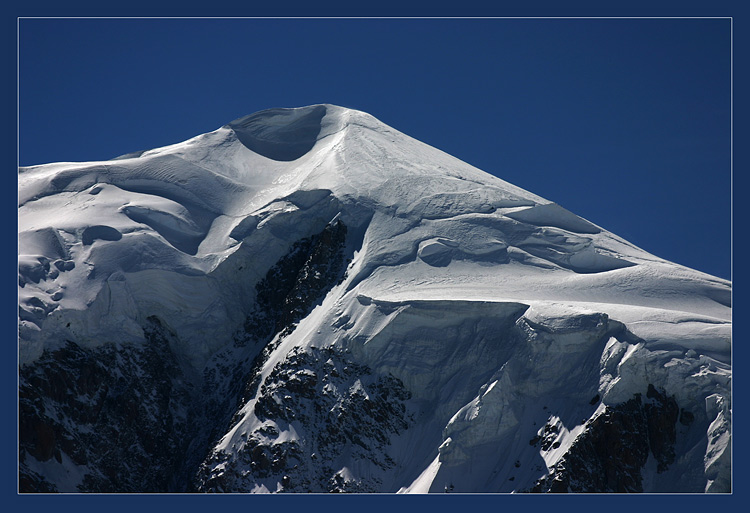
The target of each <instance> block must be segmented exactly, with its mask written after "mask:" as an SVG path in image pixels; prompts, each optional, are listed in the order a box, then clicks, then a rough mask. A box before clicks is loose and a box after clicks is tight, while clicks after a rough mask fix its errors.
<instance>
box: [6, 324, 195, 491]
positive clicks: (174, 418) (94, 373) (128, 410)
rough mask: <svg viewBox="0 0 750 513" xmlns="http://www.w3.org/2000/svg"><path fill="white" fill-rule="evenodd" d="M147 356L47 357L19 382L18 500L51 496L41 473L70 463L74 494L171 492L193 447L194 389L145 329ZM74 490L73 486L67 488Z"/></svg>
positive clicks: (159, 329)
mask: <svg viewBox="0 0 750 513" xmlns="http://www.w3.org/2000/svg"><path fill="white" fill-rule="evenodd" d="M149 323H150V324H149V326H147V327H146V329H145V330H144V332H145V336H146V343H145V344H144V345H143V346H122V347H118V346H116V345H106V346H101V347H99V348H96V349H85V348H82V347H80V346H78V345H77V344H75V343H74V342H71V341H68V343H67V344H66V345H65V347H63V348H62V349H59V350H57V351H52V352H46V353H45V354H44V355H43V357H42V358H41V359H40V360H39V361H38V363H36V364H35V365H33V366H26V367H24V368H22V369H21V376H20V381H21V382H20V390H19V402H20V429H19V431H20V461H21V470H20V490H21V491H22V492H37V491H55V487H54V486H53V485H51V484H49V483H45V481H44V479H43V478H42V477H41V476H40V475H39V472H38V470H37V469H39V468H40V464H45V465H46V466H50V465H52V466H54V462H57V463H58V464H60V465H62V463H63V461H64V460H68V459H69V460H71V461H72V462H73V463H74V464H75V465H78V466H80V467H82V468H83V469H85V472H84V473H82V474H81V475H79V476H69V479H70V480H73V481H74V483H75V487H76V488H77V489H78V490H79V491H83V492H86V491H92V492H93V491H95V492H135V491H144V492H158V491H167V490H173V489H175V488H176V486H177V483H175V482H174V480H175V478H176V477H177V476H179V475H180V474H181V465H182V461H183V458H184V454H185V453H186V452H187V448H188V444H189V442H190V439H191V436H190V435H191V432H192V430H193V429H192V427H191V423H190V418H191V417H192V412H191V406H190V405H191V401H190V398H191V397H190V396H191V386H190V385H189V384H188V383H187V382H186V381H185V379H184V376H183V375H182V373H181V371H180V369H179V366H178V365H177V363H176V362H175V360H174V357H173V355H172V353H171V351H170V349H169V342H168V337H169V333H168V331H167V330H166V329H165V328H164V327H163V326H162V325H161V324H160V323H159V320H158V319H156V318H151V319H149ZM71 484H73V483H71Z"/></svg>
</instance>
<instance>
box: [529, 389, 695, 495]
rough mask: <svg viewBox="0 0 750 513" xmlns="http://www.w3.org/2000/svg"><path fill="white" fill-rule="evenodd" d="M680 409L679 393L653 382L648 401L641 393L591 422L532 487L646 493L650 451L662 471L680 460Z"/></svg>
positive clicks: (609, 409)
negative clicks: (676, 446) (677, 452)
mask: <svg viewBox="0 0 750 513" xmlns="http://www.w3.org/2000/svg"><path fill="white" fill-rule="evenodd" d="M679 413H680V409H679V407H678V406H677V402H676V401H675V399H674V397H669V396H667V395H666V394H665V393H664V392H663V391H661V392H660V391H658V390H657V389H656V388H655V387H654V386H653V385H651V384H649V386H648V390H647V392H646V399H645V400H643V399H642V394H635V396H634V397H633V398H632V399H630V400H629V401H626V402H624V403H622V404H619V405H616V406H608V407H607V408H606V410H605V411H604V412H603V413H602V414H601V415H599V416H597V417H595V418H594V419H592V420H590V421H589V422H588V425H587V427H586V430H585V431H584V432H583V433H582V434H581V435H579V437H578V438H577V439H576V440H575V442H573V444H572V445H571V447H570V449H569V450H568V452H567V453H566V454H565V455H564V456H563V457H562V459H561V460H560V461H559V462H558V463H557V464H556V465H555V466H554V467H553V469H552V471H551V472H550V473H549V474H548V475H546V476H545V477H543V478H541V479H540V480H539V481H537V483H536V484H535V485H534V487H533V488H532V489H531V490H530V491H531V492H553V493H559V492H578V493H601V492H618V493H633V492H636V493H637V492H643V483H642V474H641V469H642V468H643V467H644V465H646V461H647V460H648V458H649V454H650V455H651V456H652V457H653V458H655V460H656V467H657V472H664V471H665V470H667V468H668V467H669V465H671V464H672V463H673V462H674V459H675V452H674V444H675V441H676V437H677V430H676V423H677V421H678V416H679ZM686 418H687V416H686ZM540 438H541V437H540ZM532 442H538V440H532Z"/></svg>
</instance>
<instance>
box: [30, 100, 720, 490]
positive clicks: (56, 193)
mask: <svg viewBox="0 0 750 513" xmlns="http://www.w3.org/2000/svg"><path fill="white" fill-rule="evenodd" d="M336 222H341V223H343V225H345V226H346V227H347V228H348V232H347V233H348V235H347V248H348V249H347V251H348V252H349V254H350V256H351V261H350V262H348V264H347V265H348V267H347V268H346V273H345V276H344V278H343V279H342V281H340V282H339V283H337V284H333V285H332V286H331V287H329V288H328V290H327V293H326V295H325V296H324V297H323V298H321V299H320V301H319V304H317V306H316V307H314V308H313V309H312V310H311V311H310V312H309V314H307V315H305V316H304V318H302V319H301V320H299V321H298V322H295V323H294V324H293V326H292V329H291V330H287V332H285V333H283V334H282V333H280V334H277V336H276V337H275V338H274V339H273V342H271V343H270V345H269V348H268V350H267V354H266V355H265V357H264V358H265V359H263V360H260V363H259V365H260V366H259V369H258V372H257V376H258V378H257V379H258V380H259V382H260V383H264V382H266V381H264V380H268V379H271V378H269V376H271V375H272V374H273V372H274V369H277V370H278V369H280V368H281V367H280V366H281V365H283V363H284V362H285V361H286V360H288V358H289V356H288V355H290V354H291V353H292V352H293V351H294V350H297V351H303V352H304V351H307V350H322V349H324V348H333V349H335V350H337V351H338V350H341V351H343V352H344V353H342V354H346V355H348V356H347V358H353V361H356V362H357V363H358V364H361V365H363V366H366V367H367V368H368V369H370V372H372V374H373V376H391V377H393V378H396V379H397V380H398V381H400V382H401V383H402V384H403V387H405V390H406V391H408V393H409V398H408V399H407V400H405V403H404V404H405V408H406V412H407V413H408V415H407V417H408V419H409V420H408V421H404V422H405V423H406V424H408V427H407V428H406V429H400V428H398V429H397V428H395V427H394V429H393V431H391V432H388V433H387V436H386V438H387V442H388V443H387V444H385V445H384V446H383V447H382V448H381V449H379V450H381V451H383V452H384V453H386V454H387V456H388V457H387V458H386V460H385V461H386V462H385V463H383V462H382V461H379V460H377V458H369V459H368V458H367V457H361V456H357V455H356V454H355V452H352V451H348V450H343V449H342V451H341V453H340V454H337V455H336V456H335V457H334V456H333V455H328V456H325V455H323V456H320V455H318V456H317V457H318V458H321V457H323V458H326V457H327V458H328V460H326V466H325V469H327V470H326V471H328V472H330V473H332V475H333V477H331V479H332V481H331V482H334V481H335V482H336V483H338V485H337V486H339V485H340V488H341V489H351V490H355V491H377V492H414V493H424V492H443V491H454V490H455V491H457V492H459V491H460V492H513V491H516V492H521V491H528V490H529V489H531V488H532V487H533V486H534V484H535V483H536V482H537V480H539V479H540V478H542V477H544V476H546V475H547V474H548V473H550V472H552V471H553V469H554V468H555V465H556V464H557V463H559V462H560V461H562V459H564V456H565V454H566V452H567V451H569V449H570V448H571V447H572V446H574V445H575V442H576V440H577V439H578V440H579V441H580V434H581V433H582V432H583V431H584V430H585V429H586V427H587V426H588V425H589V424H587V423H592V422H593V421H594V420H595V419H596V418H597V417H599V416H601V415H602V414H603V412H604V410H605V409H606V407H607V406H616V405H618V404H621V403H624V402H626V401H628V400H630V399H631V398H633V397H634V395H635V394H641V395H642V396H643V397H645V396H646V392H647V388H648V385H653V386H654V387H655V388H656V389H658V390H660V391H662V392H663V393H664V394H666V396H670V397H674V399H675V400H676V402H677V404H678V405H679V407H680V408H681V409H682V410H684V411H686V412H689V414H690V416H691V418H692V419H694V420H693V421H692V422H690V423H686V424H678V428H679V429H678V432H677V439H676V442H675V445H674V447H675V451H676V456H675V458H674V461H673V462H672V463H670V465H669V468H668V469H667V470H659V471H657V470H656V463H653V464H652V463H647V464H646V465H645V467H644V468H643V471H642V476H643V477H642V482H643V490H644V491H701V492H702V491H717V492H726V491H729V490H730V482H731V461H730V458H731V430H730V426H731V393H730V388H731V285H730V283H729V282H727V281H726V280H723V279H719V278H715V277H713V276H709V275H706V274H704V273H701V272H698V271H695V270H692V269H688V268H686V267H683V266H680V265H677V264H674V263H671V262H668V261H665V260H663V259H661V258H658V257H656V256H654V255H651V254H649V253H647V252H646V251H643V250H642V249H640V248H637V247H635V246H633V245H632V244H630V243H628V242H627V241H625V240H623V239H621V238H619V237H617V236H616V235H614V234H612V233H610V232H608V231H607V230H606V229H604V228H602V227H599V226H596V225H595V224H594V223H592V222H590V221H588V220H585V219H582V218H580V217H578V216H576V215H575V214H573V213H571V212H569V211H567V210H565V209H564V208H563V207H561V206H559V205H557V204H554V203H551V202H549V201H547V200H545V199H543V198H541V197H539V196H536V195H534V194H532V193H530V192H527V191H525V190H522V189H520V188H518V187H516V186H513V185H511V184H509V183H507V182H504V181H503V180H500V179H498V178H496V177H493V176H491V175H489V174H487V173H485V172H483V171H481V170H479V169H476V168H474V167H472V166H470V165H468V164H466V163H464V162H462V161H460V160H458V159H456V158H454V157H451V156H450V155H447V154H445V153H443V152H441V151H439V150H437V149H435V148H432V147H430V146H428V145H425V144H423V143H421V142H419V141H417V140H415V139H412V138H410V137H408V136H406V135H404V134H402V133H400V132H398V131H396V130H394V129H393V128H391V127H389V126H387V125H385V124H383V123H381V122H380V121H378V120H377V119H375V118H374V117H372V116H370V115H368V114H365V113H363V112H359V111H355V110H351V109H345V108H341V107H336V106H332V105H315V106H310V107H303V108H299V109H272V110H268V111H262V112H259V113H256V114H252V115H250V116H247V117H245V118H241V119H239V120H236V121H233V122H232V123H229V124H228V125H226V126H223V127H221V128H219V129H218V130H216V131H214V132H210V133H207V134H204V135H200V136H197V137H195V138H193V139H190V140H188V141H185V142H182V143H179V144H174V145H172V146H167V147H164V148H158V149H154V150H150V151H146V152H143V153H140V154H133V155H130V156H128V155H126V156H124V157H121V158H118V159H115V160H111V161H102V162H86V163H55V164H47V165H40V166H34V167H28V168H21V169H20V171H19V217H18V230H19V241H20V249H19V318H20V321H19V333H20V335H19V358H20V364H21V366H22V367H23V366H33V365H34V364H35V362H36V361H37V360H38V359H39V358H40V356H41V355H42V354H43V353H44V352H45V351H53V350H55V349H56V348H59V347H61V346H62V345H63V344H65V343H66V341H72V342H74V343H75V344H77V345H79V346H80V347H83V348H89V349H93V348H96V347H101V346H103V345H111V344H125V345H128V344H134V345H138V344H144V343H146V338H145V337H144V326H145V325H146V320H147V318H149V317H153V316H155V317H158V319H159V320H160V321H161V323H163V324H164V325H165V326H168V328H169V330H171V332H173V333H174V337H173V338H172V339H171V340H172V342H171V347H170V349H171V351H172V352H173V353H174V354H175V357H176V359H177V361H178V362H180V365H181V366H182V369H183V372H184V373H185V375H186V376H189V377H190V379H191V380H193V381H194V382H195V383H197V384H200V383H201V380H202V379H204V378H203V376H204V375H205V373H206V372H207V369H210V368H213V366H215V362H216V358H217V355H220V354H230V353H228V351H230V348H231V347H233V344H234V342H235V340H236V338H237V333H238V332H241V331H242V330H243V329H244V327H245V326H246V320H247V319H248V316H249V315H251V314H252V312H253V311H254V309H255V308H256V306H257V302H258V294H259V292H258V290H259V289H258V284H259V283H260V282H261V280H262V279H263V278H264V276H266V275H267V273H268V272H269V269H271V268H272V267H273V266H274V265H275V264H276V263H277V262H279V261H280V259H282V257H284V255H286V254H288V252H289V251H290V248H292V246H293V244H294V243H295V242H297V241H300V240H302V239H304V238H306V237H311V236H313V235H315V234H318V233H321V230H323V229H324V228H325V227H326V226H331V225H332V223H336ZM653 222H654V223H659V220H658V219H654V220H653ZM666 229H668V228H667V227H665V230H666ZM247 354H249V353H247ZM337 354H338V353H337ZM310 372H312V371H310ZM303 378H304V376H303V377H300V379H303ZM274 379H275V378H274ZM373 379H374V378H373ZM268 383H270V381H269V382H268ZM337 383H338V382H337ZM356 383H359V384H358V385H357V384H356ZM368 383H370V382H368V381H366V380H365V381H356V382H355V381H352V382H351V384H350V385H347V386H351V388H350V389H349V393H350V397H355V396H356V397H365V398H367V397H368V396H367V394H368V392H367V391H368V390H372V386H375V385H372V384H369V385H368ZM373 383H374V382H373ZM327 386H330V387H332V388H330V390H333V388H335V387H336V386H339V387H340V386H343V385H341V384H340V383H339V384H338V385H336V384H334V383H333V382H331V384H330V385H327ZM269 387H270V384H269ZM368 387H370V388H368ZM263 389H264V387H263V386H261V387H260V388H259V389H257V390H256V391H255V392H254V395H252V396H250V397H245V398H244V399H243V400H245V401H246V402H244V403H240V404H238V410H237V412H236V414H235V415H234V420H233V423H232V425H231V426H227V427H226V429H225V430H224V431H223V434H222V435H221V436H218V437H217V439H216V442H215V444H213V446H212V448H211V449H210V451H209V454H208V455H207V457H206V460H205V462H204V464H203V470H202V472H203V473H204V474H203V475H204V476H209V477H211V478H212V479H214V481H216V480H217V479H218V480H219V481H221V482H222V483H231V486H232V487H233V489H234V490H236V491H277V490H283V489H287V490H290V491H308V490H304V489H302V488H295V487H294V486H295V481H294V480H295V479H297V482H300V480H303V478H304V479H307V481H306V482H307V483H308V484H309V483H311V482H315V479H314V478H317V477H316V476H313V475H312V474H313V473H320V472H322V471H323V470H321V469H322V468H323V467H321V466H320V465H319V464H318V463H316V464H315V465H313V463H310V464H309V465H307V466H305V465H303V464H302V463H300V464H299V467H297V471H298V472H302V473H304V472H309V474H310V475H306V476H296V475H293V476H292V477H291V478H290V477H289V475H286V476H285V477H284V478H282V477H280V476H284V472H283V471H280V473H278V476H277V475H276V474H274V473H270V474H268V473H266V474H263V475H264V476H266V477H258V476H259V475H260V474H257V473H255V474H254V473H253V472H252V471H248V470H249V468H250V467H248V466H247V465H250V464H249V463H243V461H245V460H243V458H242V457H241V455H242V454H243V451H248V450H249V449H248V447H249V445H248V444H249V443H250V442H249V440H255V441H256V442H257V441H258V440H260V439H261V438H262V437H261V436H260V435H259V434H258V433H260V431H259V430H262V429H265V430H266V431H264V432H268V430H269V429H270V428H269V426H271V424H274V422H273V421H272V420H268V419H265V418H261V416H259V414H258V413H257V412H258V407H257V406H256V405H257V404H258V402H259V401H261V399H262V397H261V396H262V394H263V392H262V390H263ZM331 393H333V392H331ZM336 393H338V392H336ZM363 394H364V395H363ZM238 400H239V398H238ZM363 400H369V399H363ZM372 401H376V399H375V398H372ZM545 426H554V427H553V428H552V427H550V428H548V431H549V432H550V433H551V432H554V433H555V438H554V440H553V442H550V443H551V444H552V445H549V444H548V445H547V448H546V449H542V448H540V447H539V446H538V445H534V444H532V443H530V440H532V439H534V438H535V437H536V436H541V433H542V431H543V428H544V427H545ZM315 429H316V427H315V426H314V425H310V424H309V423H307V424H306V423H305V422H303V421H300V420H293V421H288V422H287V421H284V422H282V421H276V422H275V424H274V425H273V430H272V431H271V432H275V433H276V435H275V436H271V437H270V438H269V436H265V435H264V436H265V438H262V441H263V443H264V444H266V446H268V447H274V446H278V447H281V446H285V447H286V446H287V445H284V444H289V443H291V442H292V441H294V443H296V446H295V447H298V448H300V449H299V451H300V454H296V453H295V458H297V459H298V460H300V461H302V460H303V459H305V458H307V459H309V458H311V455H310V454H307V453H305V451H306V450H307V448H309V439H310V438H311V437H312V433H313V432H314V430H315ZM550 440H552V439H550ZM258 443H260V442H258ZM305 444H308V445H305ZM652 445H653V443H652ZM650 458H653V455H652V456H650ZM307 459H305V460H304V461H307ZM313 460H314V458H313ZM313 460H310V461H313ZM35 461H36V460H35ZM62 461H63V463H61V464H58V463H55V465H56V466H57V467H60V466H61V465H62V466H65V465H67V466H68V467H70V468H69V469H68V473H67V474H66V476H67V477H65V476H63V477H60V478H58V477H57V476H60V475H62V474H63V473H62V472H61V471H60V470H59V469H57V470H50V471H49V473H48V474H47V475H46V478H47V479H48V480H49V481H50V482H53V483H55V484H56V485H58V486H59V487H61V489H64V490H67V491H75V490H72V489H69V486H72V485H66V483H68V482H71V481H75V480H74V479H72V478H71V477H70V476H79V475H81V473H82V472H84V471H85V469H83V468H82V467H81V468H77V469H75V468H73V467H75V465H74V464H73V463H72V462H71V461H70V459H69V458H68V459H63V460H62ZM649 461H652V460H649ZM34 465H35V467H34V468H35V469H36V470H35V471H36V472H37V473H40V474H41V475H45V474H44V472H45V471H44V464H43V463H40V462H35V463H34ZM242 465H246V467H243V466H242ZM316 465H317V466H316ZM57 467H55V468H57ZM50 468H52V467H50ZM232 469H234V470H232ZM300 469H302V470H300ZM304 469H308V470H304ZM231 472H234V474H233V475H232V476H229V475H228V474H229V473H231ZM286 473H287V474H289V472H286ZM229 477H231V479H229ZM76 479H77V478H76ZM209 481H210V479H209ZM204 482H205V480H204ZM342 483H343V484H342ZM349 485H351V486H349ZM196 486H198V487H199V488H200V486H201V485H200V483H199V484H198V485H196ZM226 486H229V485H226ZM310 486H311V487H312V485H310ZM347 486H349V487H348V488H347ZM66 487H67V488H66ZM313 488H314V487H312V488H311V490H312V491H319V490H317V489H313ZM225 491H229V490H225ZM321 491H326V490H321Z"/></svg>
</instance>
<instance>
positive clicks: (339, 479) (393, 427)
mask: <svg viewBox="0 0 750 513" xmlns="http://www.w3.org/2000/svg"><path fill="white" fill-rule="evenodd" d="M409 398H410V394H409V392H408V391H407V390H406V389H405V388H404V385H403V383H402V382H401V381H400V380H398V379H397V378H395V377H393V376H391V375H385V376H375V375H373V374H372V372H371V370H370V369H369V368H368V367H366V366H363V365H361V364H358V363H356V362H354V361H353V360H351V359H350V357H349V356H348V355H347V353H346V352H344V351H342V350H340V349H334V348H324V349H316V348H312V349H310V350H309V351H302V350H294V351H292V352H291V353H290V354H289V355H287V357H286V359H285V360H284V361H282V362H279V363H278V364H277V365H276V366H275V367H274V369H273V370H272V372H271V373H270V374H269V376H268V377H267V378H266V379H265V380H264V382H263V384H262V385H261V386H260V390H259V397H258V398H257V400H256V402H255V405H254V413H255V416H256V417H257V418H258V420H260V421H262V422H263V424H262V426H261V427H259V428H258V429H256V430H255V431H254V432H252V433H248V434H247V438H246V439H245V440H244V444H243V447H242V448H241V450H239V451H238V456H237V457H236V458H232V457H230V456H229V455H227V454H226V453H223V452H216V453H214V454H213V455H212V456H211V457H210V458H209V459H208V460H207V461H206V462H205V463H204V465H203V466H202V468H201V470H200V472H199V474H198V483H199V484H198V489H199V490H201V491H208V492H225V491H249V490H250V489H252V488H253V487H254V486H256V485H258V484H264V485H266V487H267V489H269V490H270V491H276V490H277V486H279V484H280V485H281V488H280V489H279V491H286V492H374V491H378V490H379V484H380V483H379V482H378V481H377V478H374V477H370V478H369V479H356V478H355V479H351V478H347V477H346V476H343V475H342V474H341V473H340V472H339V470H340V469H336V467H335V460H336V458H337V457H338V455H339V454H341V453H347V454H350V455H351V457H352V458H353V459H355V460H356V459H363V460H368V461H370V462H373V463H375V464H376V465H377V467H379V468H380V469H382V470H387V469H390V468H393V467H394V466H395V462H394V461H393V459H392V458H391V457H390V456H389V455H388V454H387V450H386V449H387V447H388V445H389V444H390V437H391V435H394V434H399V433H401V432H402V431H403V430H405V429H407V427H408V425H409V423H410V416H409V414H408V412H407V409H406V405H405V401H406V400H408V399H409ZM290 426H293V430H294V432H295V433H296V438H293V439H289V438H286V437H280V436H279V435H280V430H283V431H287V430H289V429H290Z"/></svg>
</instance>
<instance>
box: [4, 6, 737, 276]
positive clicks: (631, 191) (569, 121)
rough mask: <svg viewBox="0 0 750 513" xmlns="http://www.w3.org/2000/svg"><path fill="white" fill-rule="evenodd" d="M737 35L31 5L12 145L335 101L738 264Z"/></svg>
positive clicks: (206, 123) (25, 160)
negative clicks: (168, 16) (48, 13)
mask: <svg viewBox="0 0 750 513" xmlns="http://www.w3.org/2000/svg"><path fill="white" fill-rule="evenodd" d="M730 44H731V39H730V20H729V19H473V20H458V19H450V20H436V19H432V20H429V19H421V20H396V19H358V20H340V19H339V20H333V19H326V20H316V19H300V20H279V19H276V20H269V19H265V20H263V19H213V20H209V19H201V20H186V19H182V20H174V19H173V20H165V19H151V20H148V19H119V20H113V19H109V20H105V19H78V20H74V19H22V20H20V31H19V163H20V164H21V165H32V164H40V163H46V162H55V161H69V160H70V161H85V160H98V159H109V158H112V157H115V156H118V155H121V154H124V153H128V152H131V151H137V150H144V149H149V148H154V147H158V146H163V145H166V144H171V143H175V142H179V141H182V140H185V139H187V138H190V137H192V136H194V135H197V134H200V133H204V132H208V131H211V130H214V129H216V128H218V127H220V126H222V125H224V124H226V123H227V122H229V121H231V120H233V119H235V118H238V117H241V116H243V115H246V114H250V113H252V112H255V111H258V110H262V109H265V108H270V107H297V106H302V105H308V104H313V103H333V104H338V105H343V106H347V107H352V108H356V109H360V110H364V111H366V112H369V113H370V114H372V115H374V116H375V117H377V118H379V119H380V120H381V121H383V122H385V123H387V124H389V125H391V126H393V127H394V128H396V129H398V130H400V131H402V132H404V133H406V134H408V135H410V136H412V137H415V138H417V139H420V140H422V141H424V142H426V143H428V144H431V145H433V146H435V147H437V148H440V149H442V150H443V151H446V152H447V153H450V154H452V155H454V156H456V157H458V158H460V159H462V160H464V161H466V162H469V163H470V164H473V165H475V166H477V167H479V168H480V169H483V170H484V171H487V172H489V173H492V174H495V175H497V176H499V177H500V178H502V179H504V180H507V181H509V182H511V183H513V184H516V185H518V186H520V187H523V188H524V189H527V190H529V191H532V192H534V193H536V194H538V195H540V196H543V197H545V198H547V199H549V200H552V201H555V202H557V203H559V204H561V205H562V206H564V207H566V208H568V209H569V210H571V211H573V212H575V213H576V214H578V215H580V216H582V217H585V218H587V219H589V220H590V221H592V222H594V223H596V224H598V225H600V226H603V227H604V228H606V229H608V230H610V231H612V232H614V233H616V234H618V235H620V236H622V237H624V238H625V239H627V240H629V241H631V242H632V243H634V244H636V245H638V246H640V247H642V248H643V249H645V250H647V251H650V252H652V253H654V254H656V255H658V256H660V257H663V258H666V259H669V260H672V261H674V262H677V263H680V264H683V265H687V266H689V267H693V268H696V269H699V270H702V271H705V272H708V273H710V274H714V275H716V276H721V277H724V278H729V277H730V236H731V233H730V221H731V206H730V198H731V189H730V187H731V170H730V134H731V132H730V128H731V123H730V114H731V96H730V87H731V61H730V57H731V52H730Z"/></svg>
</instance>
